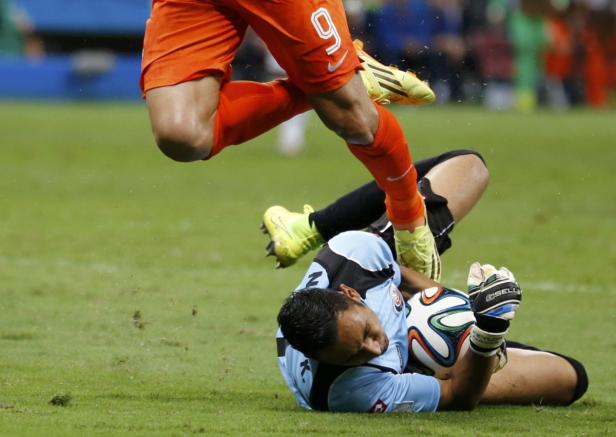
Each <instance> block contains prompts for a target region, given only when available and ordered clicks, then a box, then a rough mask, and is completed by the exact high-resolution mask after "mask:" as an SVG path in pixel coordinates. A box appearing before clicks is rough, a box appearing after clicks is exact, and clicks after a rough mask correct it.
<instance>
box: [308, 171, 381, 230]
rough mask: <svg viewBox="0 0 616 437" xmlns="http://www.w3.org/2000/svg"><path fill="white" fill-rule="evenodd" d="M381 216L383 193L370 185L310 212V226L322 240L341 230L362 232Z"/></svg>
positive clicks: (373, 183)
mask: <svg viewBox="0 0 616 437" xmlns="http://www.w3.org/2000/svg"><path fill="white" fill-rule="evenodd" d="M384 213H385V193H384V192H383V190H381V189H380V188H379V187H378V185H377V184H376V182H370V183H368V184H366V185H363V186H361V187H359V188H357V189H356V190H353V191H351V192H350V193H348V194H345V195H344V196H342V197H341V198H339V199H338V200H336V201H335V202H334V203H332V204H330V205H328V206H326V207H325V208H323V209H320V210H318V211H315V212H313V213H312V214H310V215H309V216H308V220H309V221H310V222H311V223H314V225H315V226H316V228H317V229H318V230H319V233H320V234H321V236H322V237H323V239H324V240H325V241H327V240H329V239H330V238H332V237H334V236H336V235H338V234H339V233H341V232H344V231H352V230H358V229H364V228H366V227H368V226H369V225H370V223H372V222H374V221H376V220H378V219H379V218H380V217H381V216H382V215H383V214H384Z"/></svg>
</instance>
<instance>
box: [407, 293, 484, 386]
mask: <svg viewBox="0 0 616 437" xmlns="http://www.w3.org/2000/svg"><path fill="white" fill-rule="evenodd" d="M407 304H408V306H407V309H408V311H409V313H408V315H407V317H406V324H407V327H408V337H409V362H408V365H407V370H409V371H412V372H420V373H424V374H427V375H432V376H436V377H437V378H439V379H448V378H449V377H450V376H451V368H452V366H453V365H454V364H455V363H456V361H457V359H458V357H459V356H461V355H463V354H464V353H465V352H466V351H467V350H468V346H469V334H470V331H471V326H472V325H473V323H474V322H475V316H474V314H473V311H472V310H471V303H470V301H469V299H468V296H467V295H466V294H465V293H462V292H461V291H458V290H452V289H450V288H440V287H432V288H428V289H426V290H423V291H422V292H421V293H417V294H415V295H413V297H412V298H411V299H409V300H408V302H407Z"/></svg>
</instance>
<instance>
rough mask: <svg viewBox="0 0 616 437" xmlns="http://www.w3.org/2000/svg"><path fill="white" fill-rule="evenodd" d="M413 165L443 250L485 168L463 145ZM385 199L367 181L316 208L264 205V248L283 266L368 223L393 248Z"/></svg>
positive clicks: (485, 176)
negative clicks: (298, 209) (299, 210)
mask: <svg viewBox="0 0 616 437" xmlns="http://www.w3.org/2000/svg"><path fill="white" fill-rule="evenodd" d="M415 167H416V169H417V175H418V178H420V192H421V194H422V196H423V197H424V199H425V203H426V207H427V210H428V222H429V224H430V229H431V231H432V233H433V234H434V236H435V238H436V243H437V248H438V250H439V253H441V254H442V253H444V252H445V250H446V249H447V248H449V247H450V246H451V241H450V239H449V236H448V234H449V232H450V231H451V230H452V228H453V224H454V223H457V222H459V221H460V220H462V218H463V217H464V216H465V215H466V214H467V213H468V211H469V210H470V209H471V208H472V207H473V206H474V205H475V204H476V202H477V201H478V200H479V198H480V196H481V194H482V193H483V191H484V190H485V188H486V186H487V183H488V181H489V173H488V169H487V167H486V166H485V164H484V161H483V158H482V157H481V155H480V154H478V153H477V152H474V151H471V150H464V149H460V150H452V151H450V152H446V153H443V154H441V155H438V156H436V157H433V158H428V159H425V160H420V161H417V162H416V164H415ZM435 187H436V189H435ZM437 190H438V191H437ZM384 201H385V193H384V192H383V190H381V189H380V188H379V187H378V185H377V184H376V183H375V182H370V183H368V184H365V185H363V186H361V187H359V188H357V189H355V190H353V191H351V192H350V193H347V194H345V195H344V196H342V197H340V198H339V199H337V200H336V201H334V202H332V203H331V204H329V205H328V206H326V207H325V208H322V209H319V210H318V211H313V210H312V208H309V209H306V210H305V211H304V213H303V214H300V213H295V212H290V211H288V210H287V209H286V208H283V207H280V206H274V207H271V208H268V210H267V211H266V212H265V214H264V217H263V222H264V227H263V229H264V231H266V232H267V233H268V234H269V236H270V239H271V241H270V243H269V244H268V252H269V254H270V255H275V256H276V257H277V259H278V262H279V264H280V266H281V267H286V266H288V265H291V264H293V263H294V262H295V261H296V260H297V259H299V258H300V257H301V256H303V255H304V254H305V253H307V252H309V251H311V250H313V249H316V248H317V247H318V246H320V245H321V244H322V242H323V241H327V240H329V239H330V238H332V237H334V236H335V235H337V234H339V233H341V232H344V231H349V230H355V229H364V228H367V227H370V229H371V230H372V231H373V232H377V233H380V234H381V235H382V236H383V238H385V239H386V241H388V243H390V246H391V247H392V248H393V232H392V231H391V229H390V228H389V227H388V226H387V219H386V217H384V218H383V219H382V216H383V215H384V214H385V204H384Z"/></svg>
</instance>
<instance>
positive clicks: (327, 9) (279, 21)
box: [238, 0, 440, 276]
mask: <svg viewBox="0 0 616 437" xmlns="http://www.w3.org/2000/svg"><path fill="white" fill-rule="evenodd" d="M238 4H239V5H241V8H242V14H243V16H244V17H246V20H247V21H248V22H249V24H250V25H251V27H252V28H253V29H254V30H255V31H256V32H257V34H259V36H260V37H261V38H262V39H263V40H264V41H265V43H266V44H267V45H268V48H269V49H270V51H271V52H272V54H273V56H274V57H275V58H276V60H277V61H278V63H279V64H280V65H281V66H282V67H283V68H284V69H285V71H286V72H287V73H288V74H289V77H290V79H291V80H292V81H293V83H295V84H297V85H298V86H299V87H300V88H301V89H302V90H303V91H304V92H306V94H307V95H308V99H309V101H310V103H311V104H312V106H313V108H314V109H315V111H316V112H317V113H318V115H319V117H320V118H321V119H322V120H323V122H324V123H325V125H326V126H328V127H329V128H330V129H331V130H333V131H334V132H336V133H337V134H338V135H339V136H341V137H342V138H343V139H344V140H345V141H346V143H347V145H348V147H349V149H350V150H351V151H352V153H353V154H354V155H355V156H356V157H357V158H358V159H359V160H360V161H361V162H362V163H363V164H364V165H365V166H366V167H367V169H368V170H369V171H370V172H371V173H372V175H373V176H374V178H375V180H376V181H377V183H378V184H379V186H381V187H382V188H383V190H384V191H385V192H386V193H387V199H386V208H387V213H388V216H389V217H390V219H391V220H392V222H393V223H394V225H395V226H396V227H397V228H398V229H400V230H401V231H405V233H404V236H405V239H404V240H405V244H406V245H407V246H408V248H409V250H408V251H404V253H405V254H406V253H407V252H408V254H409V256H408V257H407V259H406V261H405V262H410V263H414V264H415V265H414V267H415V268H417V269H419V270H421V271H425V272H426V273H427V274H428V275H429V276H434V275H438V272H439V271H440V269H439V268H436V267H437V266H438V264H440V261H439V259H438V254H437V253H436V249H435V245H434V240H433V237H432V234H431V233H430V232H429V229H428V226H427V224H426V221H425V217H424V214H425V208H424V205H423V201H422V199H421V196H420V195H419V194H418V192H417V181H416V171H415V168H414V166H413V165H412V161H411V157H410V153H409V150H408V146H407V143H406V140H405V138H404V134H403V132H402V129H401V128H400V125H399V124H398V122H397V120H396V119H395V117H394V116H393V114H392V113H391V112H389V111H387V110H385V109H384V108H382V107H381V106H378V105H376V104H374V103H373V102H372V101H371V100H370V98H369V97H368V94H367V92H366V88H365V87H364V84H363V82H362V80H361V77H360V74H359V73H358V72H357V70H358V69H359V59H358V57H357V55H356V51H355V48H354V47H353V44H352V41H351V38H350V35H349V31H348V27H347V23H346V18H345V13H344V9H343V7H342V2H341V1H340V0H317V1H314V2H300V1H298V0H287V1H280V2H277V3H276V4H275V5H271V4H269V3H267V2H252V1H248V0H238ZM411 231H412V232H411ZM401 235H402V234H401ZM403 261H404V260H403Z"/></svg>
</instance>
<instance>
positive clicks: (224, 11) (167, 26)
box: [140, 0, 359, 93]
mask: <svg viewBox="0 0 616 437" xmlns="http://www.w3.org/2000/svg"><path fill="white" fill-rule="evenodd" d="M247 26H251V27H252V28H253V29H254V30H255V32H256V33H257V34H258V35H259V36H260V37H261V39H262V40H263V41H264V42H265V44H266V45H267V47H268V48H269V50H270V51H271V52H272V55H273V56H274V58H276V60H277V61H278V63H279V64H280V65H281V66H282V68H284V69H285V71H286V72H287V74H288V76H289V78H290V79H291V81H292V82H293V83H294V84H295V85H297V86H298V87H299V88H300V89H301V90H302V91H304V92H305V93H322V92H327V91H331V90H334V89H337V88H340V87H341V86H343V85H344V84H345V83H346V82H347V81H348V80H349V79H350V77H351V75H352V74H353V73H354V72H355V70H357V69H359V60H358V58H357V56H356V55H355V50H354V48H353V44H352V41H351V36H350V34H349V29H348V24H347V21H346V17H345V13H344V8H343V6H342V1H341V0H278V1H275V2H274V1H269V0H153V2H152V12H151V15H150V19H149V20H148V22H147V25H146V31H145V38H144V43H143V60H142V67H141V81H140V85H141V89H142V91H144V92H145V91H148V90H150V89H152V88H157V87H161V86H169V85H175V84H178V83H182V82H187V81H190V80H195V79H199V78H202V77H204V76H206V75H208V74H212V72H215V73H222V74H223V75H224V76H225V78H226V79H229V77H230V73H231V62H232V61H233V59H234V57H235V54H236V52H237V49H238V47H239V45H240V43H241V41H242V39H243V37H244V34H245V32H246V28H247Z"/></svg>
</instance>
